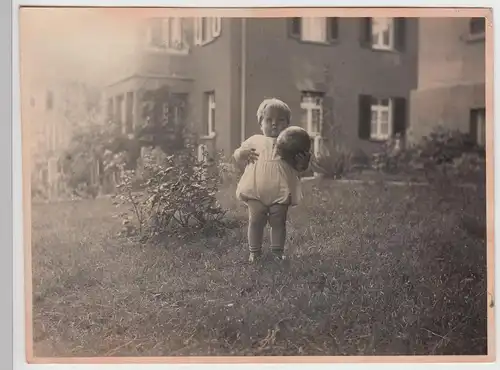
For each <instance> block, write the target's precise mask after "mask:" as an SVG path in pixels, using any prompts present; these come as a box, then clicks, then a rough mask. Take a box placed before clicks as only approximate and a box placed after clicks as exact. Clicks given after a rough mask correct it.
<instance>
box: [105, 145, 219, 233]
mask: <svg viewBox="0 0 500 370" xmlns="http://www.w3.org/2000/svg"><path fill="white" fill-rule="evenodd" d="M195 148H196V146H195V145H192V144H187V145H186V146H185V148H184V149H182V150H180V151H178V152H177V153H176V154H171V155H167V156H165V158H164V160H163V161H161V162H160V163H158V161H156V160H153V159H152V158H150V157H149V156H146V158H144V160H143V168H142V171H141V173H138V172H137V171H136V170H126V171H123V175H122V180H121V183H120V184H119V185H118V192H117V194H116V195H115V196H114V201H115V203H116V204H117V205H124V206H127V210H126V211H125V212H123V213H120V214H119V216H120V217H121V218H122V219H123V223H124V231H125V232H126V233H127V234H128V235H131V234H139V235H140V236H141V237H142V238H146V239H147V238H151V237H156V236H162V235H169V236H173V235H175V236H179V237H189V236H192V235H193V234H194V233H198V232H210V233H215V234H217V235H219V234H221V233H222V232H223V231H224V229H225V228H226V226H227V225H226V223H225V220H224V217H225V215H226V211H225V210H224V209H223V208H222V207H221V205H220V204H219V202H218V201H217V197H216V196H217V192H218V187H219V184H220V172H219V171H218V169H217V167H218V166H217V164H215V163H211V162H213V161H210V160H208V159H207V156H206V155H205V156H204V159H203V160H198V156H197V151H196V150H195ZM137 181H139V182H140V187H139V188H140V190H136V186H135V185H134V184H135V183H136V182H137Z"/></svg>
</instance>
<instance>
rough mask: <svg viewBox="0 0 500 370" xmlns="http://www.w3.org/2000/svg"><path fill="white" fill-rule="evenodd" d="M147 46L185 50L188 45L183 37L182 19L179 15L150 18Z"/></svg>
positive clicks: (159, 48)
mask: <svg viewBox="0 0 500 370" xmlns="http://www.w3.org/2000/svg"><path fill="white" fill-rule="evenodd" d="M147 46H148V47H149V48H153V49H158V50H169V51H183V50H186V49H187V48H188V45H187V42H185V39H184V32H183V19H182V18H179V17H170V18H153V19H150V20H149V24H148V28H147Z"/></svg>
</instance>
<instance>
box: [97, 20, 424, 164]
mask: <svg viewBox="0 0 500 370" xmlns="http://www.w3.org/2000/svg"><path fill="white" fill-rule="evenodd" d="M417 30H418V21H417V19H416V18H319V17H315V18H246V19H241V18H222V19H221V18H216V17H207V18H194V19H193V18H190V19H182V20H180V19H175V18H172V19H161V20H158V19H156V20H149V21H146V22H145V23H144V24H142V25H141V31H140V32H138V34H139V35H141V36H140V37H139V39H138V40H139V42H138V43H137V47H136V49H135V54H134V55H135V56H134V58H133V59H131V60H132V61H133V64H134V68H132V69H131V70H130V71H128V72H127V73H126V74H125V75H124V76H122V77H121V78H119V79H115V80H114V82H113V84H110V85H109V86H108V88H107V89H106V94H107V96H108V109H109V112H110V115H113V114H114V117H115V118H116V117H118V119H119V120H120V121H122V122H123V126H122V127H124V131H125V132H127V131H130V130H132V128H133V126H134V125H137V124H141V123H140V122H141V117H140V110H141V107H140V106H139V105H140V102H141V99H140V95H141V93H142V92H143V91H144V89H146V88H151V87H155V86H161V85H168V86H171V87H172V89H173V90H174V91H176V92H178V93H183V94H186V98H187V99H188V102H189V112H188V114H189V117H187V118H188V120H189V122H191V123H192V124H194V126H195V127H196V129H197V130H198V132H199V133H200V137H201V140H202V142H203V143H204V144H205V145H206V146H207V149H209V151H211V150H213V149H214V148H217V149H219V150H223V151H224V153H225V154H226V155H231V153H232V152H233V151H234V150H235V149H236V148H237V147H238V146H239V145H240V143H241V141H242V140H244V139H246V138H248V137H249V136H251V135H252V134H255V133H258V132H259V127H258V124H257V121H256V111H257V108H258V105H259V104H260V102H261V101H262V100H263V99H264V98H266V97H277V98H280V99H282V100H284V101H285V102H286V103H288V105H289V106H290V108H291V110H292V120H293V124H295V125H301V126H303V127H304V128H306V129H307V130H308V131H309V132H310V133H311V135H312V136H317V137H319V138H321V137H325V138H327V139H330V140H331V139H334V140H335V142H336V143H340V144H342V145H344V146H346V147H347V148H349V149H352V150H356V149H359V150H363V151H365V152H367V153H370V152H371V151H373V150H374V149H376V148H378V147H379V145H380V143H381V142H384V141H385V140H387V139H388V138H390V137H392V136H393V135H394V134H396V133H401V134H404V133H405V129H406V125H407V115H408V99H409V94H410V91H411V90H412V89H413V88H415V87H416V83H417V65H416V61H417ZM141 40H142V41H141ZM123 101H125V103H122V102H123ZM127 102H128V103H127ZM323 117H325V120H326V121H327V122H323ZM332 126H333V127H332ZM318 143H319V142H318Z"/></svg>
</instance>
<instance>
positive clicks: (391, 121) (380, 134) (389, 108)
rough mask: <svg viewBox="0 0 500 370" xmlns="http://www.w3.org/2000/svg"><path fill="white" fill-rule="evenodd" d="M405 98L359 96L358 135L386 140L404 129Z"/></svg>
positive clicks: (366, 138)
mask: <svg viewBox="0 0 500 370" xmlns="http://www.w3.org/2000/svg"><path fill="white" fill-rule="evenodd" d="M406 111H407V109H406V99H405V98H401V97H397V98H388V97H384V98H379V97H373V96H370V95H360V97H359V127H358V129H359V137H360V138H361V139H364V140H376V141H382V140H387V139H389V138H391V137H393V136H395V135H396V134H399V135H404V133H405V131H406V121H407V117H406Z"/></svg>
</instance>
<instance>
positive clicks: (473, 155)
mask: <svg viewBox="0 0 500 370" xmlns="http://www.w3.org/2000/svg"><path fill="white" fill-rule="evenodd" d="M397 140H398V138H393V139H391V140H388V141H387V142H386V143H385V145H384V147H383V149H382V150H381V151H380V152H378V153H375V154H374V155H373V158H372V167H373V168H374V169H376V170H377V171H380V172H384V173H399V174H421V175H422V176H424V177H425V179H426V180H427V181H430V182H445V183H446V182H453V183H456V182H464V181H468V182H478V181H479V182H481V181H484V175H485V171H486V168H485V164H486V163H485V151H484V148H480V147H478V146H477V145H476V144H475V143H473V142H472V140H471V138H470V136H469V135H468V134H466V133H462V132H460V131H458V130H446V129H444V128H437V129H435V130H434V131H432V132H431V133H430V134H429V135H428V136H426V137H424V138H423V139H422V140H421V141H420V142H419V143H417V144H415V145H413V146H410V147H408V148H403V147H401V148H397V145H396V143H397Z"/></svg>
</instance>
